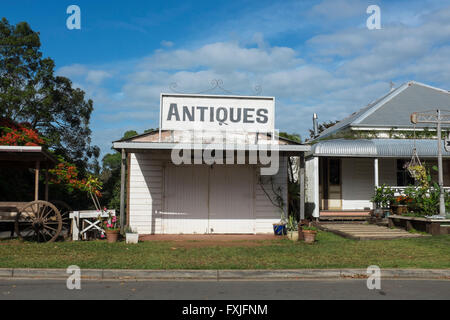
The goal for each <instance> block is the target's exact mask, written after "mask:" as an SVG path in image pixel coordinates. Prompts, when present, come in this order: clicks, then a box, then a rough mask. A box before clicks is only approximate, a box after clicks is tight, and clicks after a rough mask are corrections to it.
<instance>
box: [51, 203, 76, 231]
mask: <svg viewBox="0 0 450 320" xmlns="http://www.w3.org/2000/svg"><path fill="white" fill-rule="evenodd" d="M50 202H51V203H53V204H54V205H55V207H56V208H57V209H58V210H59V213H60V214H61V219H62V229H61V236H63V237H64V239H69V238H70V236H71V235H72V219H70V212H72V211H73V209H72V208H71V207H70V206H69V205H68V204H67V203H65V202H64V201H62V200H51V201H50Z"/></svg>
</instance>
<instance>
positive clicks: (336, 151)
mask: <svg viewBox="0 0 450 320" xmlns="http://www.w3.org/2000/svg"><path fill="white" fill-rule="evenodd" d="M443 145H444V144H443V143H442V156H443V157H444V158H450V152H447V151H445V149H444V147H443ZM414 147H415V148H416V150H417V154H418V156H419V157H420V158H435V157H437V155H438V150H437V140H436V139H417V140H413V139H333V140H322V141H319V142H317V143H315V144H313V145H312V146H311V151H310V152H308V153H307V154H306V156H307V157H308V156H309V157H310V156H315V157H366V158H371V157H372V158H378V157H379V158H409V157H411V156H412V152H413V148H414Z"/></svg>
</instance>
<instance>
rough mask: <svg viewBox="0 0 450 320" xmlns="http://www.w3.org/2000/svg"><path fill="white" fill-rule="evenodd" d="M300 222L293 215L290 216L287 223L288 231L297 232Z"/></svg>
mask: <svg viewBox="0 0 450 320" xmlns="http://www.w3.org/2000/svg"><path fill="white" fill-rule="evenodd" d="M297 226H298V222H297V220H296V219H295V217H294V216H293V215H290V216H289V218H288V222H287V229H288V230H289V231H295V230H297Z"/></svg>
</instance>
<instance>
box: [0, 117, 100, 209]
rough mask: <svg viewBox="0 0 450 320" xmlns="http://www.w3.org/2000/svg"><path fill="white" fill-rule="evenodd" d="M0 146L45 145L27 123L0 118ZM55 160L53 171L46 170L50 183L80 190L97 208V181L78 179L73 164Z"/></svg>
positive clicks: (60, 158)
mask: <svg viewBox="0 0 450 320" xmlns="http://www.w3.org/2000/svg"><path fill="white" fill-rule="evenodd" d="M0 145H7V146H42V145H45V139H44V138H43V137H42V136H41V135H40V134H39V133H38V132H37V131H36V130H33V129H31V126H30V125H29V124H27V123H16V122H14V121H12V120H9V119H6V118H0ZM56 158H57V159H58V164H57V165H56V167H55V168H54V169H49V170H48V172H49V174H50V183H53V184H59V185H65V186H66V187H67V189H68V191H69V192H73V191H74V190H80V191H83V192H87V193H89V195H90V196H91V197H93V198H94V199H93V201H94V204H95V206H96V207H97V204H98V200H97V197H101V192H100V189H101V183H100V182H99V181H98V179H96V178H94V177H91V176H89V178H88V179H85V178H83V179H81V178H79V177H78V174H79V173H78V169H77V167H76V166H75V165H74V164H72V163H69V162H67V161H66V160H65V159H64V158H63V157H61V156H57V157H56Z"/></svg>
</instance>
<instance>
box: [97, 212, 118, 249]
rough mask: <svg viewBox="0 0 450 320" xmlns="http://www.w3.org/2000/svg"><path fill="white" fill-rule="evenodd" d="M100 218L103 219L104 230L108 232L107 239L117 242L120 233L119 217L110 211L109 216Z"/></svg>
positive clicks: (110, 241)
mask: <svg viewBox="0 0 450 320" xmlns="http://www.w3.org/2000/svg"><path fill="white" fill-rule="evenodd" d="M100 220H101V221H102V227H103V230H105V233H106V240H107V241H108V242H109V243H113V242H117V240H118V239H119V235H120V224H119V219H118V218H117V217H116V216H113V215H112V214H111V213H109V212H108V218H106V219H102V218H100Z"/></svg>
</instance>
